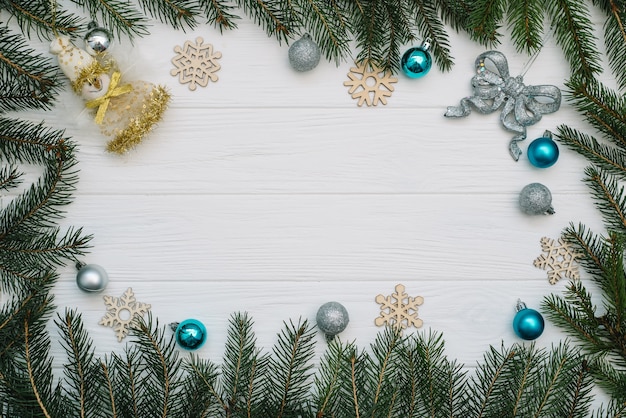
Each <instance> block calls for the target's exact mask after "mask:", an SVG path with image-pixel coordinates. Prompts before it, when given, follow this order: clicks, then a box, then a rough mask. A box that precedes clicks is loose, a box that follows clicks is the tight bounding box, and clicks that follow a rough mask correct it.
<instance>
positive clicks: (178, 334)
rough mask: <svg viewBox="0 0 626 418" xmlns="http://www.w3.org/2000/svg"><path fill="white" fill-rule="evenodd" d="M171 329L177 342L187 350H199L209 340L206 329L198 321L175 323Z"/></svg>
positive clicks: (189, 320) (190, 320)
mask: <svg viewBox="0 0 626 418" xmlns="http://www.w3.org/2000/svg"><path fill="white" fill-rule="evenodd" d="M170 328H172V330H173V331H174V337H175V338H176V342H177V343H178V345H180V346H181V347H182V348H184V349H185V350H197V349H198V348H200V347H202V345H203V344H204V343H205V341H206V338H207V332H206V327H205V326H204V324H203V323H202V322H200V321H198V320H197V319H185V320H184V321H183V322H180V323H179V322H173V323H171V324H170Z"/></svg>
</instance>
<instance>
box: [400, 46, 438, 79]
mask: <svg viewBox="0 0 626 418" xmlns="http://www.w3.org/2000/svg"><path fill="white" fill-rule="evenodd" d="M429 48H430V42H428V41H424V42H423V43H422V45H420V46H416V47H413V48H410V49H408V50H407V51H406V52H405V53H404V55H402V59H401V60H400V67H401V68H402V71H403V72H404V74H405V75H406V76H407V77H409V78H421V77H424V76H425V75H426V74H428V72H429V71H430V67H432V65H433V59H432V57H431V56H430V52H428V49H429Z"/></svg>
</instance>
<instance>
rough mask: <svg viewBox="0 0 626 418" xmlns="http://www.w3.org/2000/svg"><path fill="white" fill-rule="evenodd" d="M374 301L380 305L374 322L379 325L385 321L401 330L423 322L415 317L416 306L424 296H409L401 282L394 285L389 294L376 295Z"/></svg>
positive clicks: (418, 325) (420, 324)
mask: <svg viewBox="0 0 626 418" xmlns="http://www.w3.org/2000/svg"><path fill="white" fill-rule="evenodd" d="M376 303H378V304H379V305H380V316H379V317H378V318H376V319H375V320H374V323H375V324H376V325H377V326H379V327H380V326H382V325H384V324H385V323H386V324H387V325H390V326H393V327H396V328H397V329H398V330H399V331H402V330H404V329H405V328H407V327H410V326H414V327H415V328H419V327H421V326H422V324H423V323H424V322H423V321H422V320H421V319H420V318H418V317H417V307H418V306H419V305H421V304H422V303H424V298H423V297H421V296H417V297H411V296H409V295H408V294H407V293H406V292H405V288H404V286H403V285H401V284H398V285H396V291H395V293H392V294H391V296H383V295H378V296H376Z"/></svg>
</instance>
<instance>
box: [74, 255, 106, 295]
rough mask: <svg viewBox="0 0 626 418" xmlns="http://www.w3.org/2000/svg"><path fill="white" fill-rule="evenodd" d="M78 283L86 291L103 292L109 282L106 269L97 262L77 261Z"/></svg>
mask: <svg viewBox="0 0 626 418" xmlns="http://www.w3.org/2000/svg"><path fill="white" fill-rule="evenodd" d="M76 268H77V269H78V273H76V285H77V286H78V288H79V289H80V290H83V291H85V292H101V291H103V290H104V288H105V287H106V286H107V283H109V275H108V274H107V272H106V270H104V268H102V267H101V266H99V265H97V264H85V263H81V262H80V261H79V262H77V263H76Z"/></svg>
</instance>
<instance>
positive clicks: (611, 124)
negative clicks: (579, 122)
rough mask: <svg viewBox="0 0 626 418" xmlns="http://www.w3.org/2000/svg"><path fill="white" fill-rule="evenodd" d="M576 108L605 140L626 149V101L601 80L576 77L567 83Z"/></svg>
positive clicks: (571, 99)
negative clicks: (600, 81)
mask: <svg viewBox="0 0 626 418" xmlns="http://www.w3.org/2000/svg"><path fill="white" fill-rule="evenodd" d="M566 86H567V87H568V88H569V90H570V91H569V98H570V101H571V102H572V104H573V105H574V107H575V108H576V109H577V110H578V111H579V112H580V113H581V114H583V116H584V117H585V119H586V120H587V121H588V122H589V123H591V124H592V125H593V126H594V127H595V128H596V129H598V130H599V131H600V132H601V133H602V134H603V135H604V137H605V138H606V139H607V140H608V141H610V142H612V143H613V144H615V145H617V146H618V147H619V148H620V149H622V150H624V149H626V116H625V114H624V113H625V112H626V99H625V98H624V97H623V95H621V94H618V93H617V92H615V91H613V90H611V89H609V88H607V87H606V86H604V85H603V84H602V83H599V82H598V81H597V80H584V79H581V78H580V77H573V78H572V79H571V80H569V81H568V82H567V83H566Z"/></svg>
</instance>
